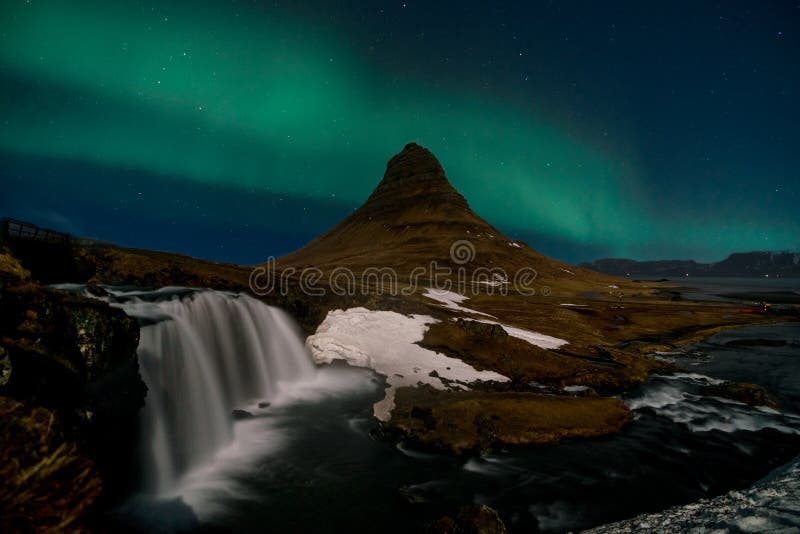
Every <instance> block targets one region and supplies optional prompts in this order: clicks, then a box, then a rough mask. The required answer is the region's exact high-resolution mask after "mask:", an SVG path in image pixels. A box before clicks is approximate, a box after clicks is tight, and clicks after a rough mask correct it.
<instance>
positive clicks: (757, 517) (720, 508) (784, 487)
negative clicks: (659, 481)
mask: <svg viewBox="0 0 800 534" xmlns="http://www.w3.org/2000/svg"><path fill="white" fill-rule="evenodd" d="M798 515H800V458H796V459H795V460H793V461H792V462H790V463H789V464H788V465H786V466H784V467H782V468H779V469H777V470H776V471H774V472H773V473H771V474H770V475H768V476H767V477H765V478H764V479H763V480H761V481H760V482H758V483H756V484H754V485H753V486H752V487H751V488H749V489H746V490H742V491H731V492H729V493H726V494H725V495H721V496H719V497H716V498H714V499H703V500H701V501H698V502H696V503H692V504H687V505H685V506H677V507H675V508H670V509H669V510H665V511H663V512H659V513H655V514H645V515H640V516H638V517H635V518H633V519H629V520H627V521H620V522H618V523H613V524H610V525H604V526H602V527H598V528H593V529H591V530H588V531H586V532H587V533H589V534H635V533H645V532H647V533H649V532H787V533H788V532H796V531H797V530H796V529H797V523H798Z"/></svg>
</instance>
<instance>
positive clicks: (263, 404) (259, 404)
mask: <svg viewBox="0 0 800 534" xmlns="http://www.w3.org/2000/svg"><path fill="white" fill-rule="evenodd" d="M258 407H259V408H269V407H270V403H269V402H259V403H258Z"/></svg>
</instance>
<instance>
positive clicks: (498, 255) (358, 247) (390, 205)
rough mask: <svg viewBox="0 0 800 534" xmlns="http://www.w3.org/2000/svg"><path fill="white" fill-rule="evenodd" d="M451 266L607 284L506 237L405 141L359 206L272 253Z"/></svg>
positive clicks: (332, 263)
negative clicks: (313, 235) (311, 236)
mask: <svg viewBox="0 0 800 534" xmlns="http://www.w3.org/2000/svg"><path fill="white" fill-rule="evenodd" d="M433 260H435V261H437V262H438V263H439V264H440V265H443V266H448V267H451V268H453V269H457V268H459V267H465V268H466V269H467V271H468V272H470V271H469V270H470V269H475V268H478V267H486V268H497V267H499V268H502V269H504V270H505V271H506V272H508V273H510V274H511V275H513V273H514V272H516V271H517V270H518V269H520V268H523V267H527V268H532V269H535V270H536V271H537V272H538V275H539V279H541V280H548V281H557V280H561V281H564V282H565V283H566V284H568V285H571V283H572V281H574V280H575V279H580V280H581V281H582V282H583V283H587V282H588V283H592V282H594V283H596V284H602V283H604V282H605V283H606V284H609V283H614V279H611V278H609V277H608V276H605V275H601V274H598V273H594V272H592V271H588V270H584V269H580V268H577V267H574V266H571V265H568V264H565V263H562V262H560V261H557V260H554V259H551V258H548V257H546V256H544V255H543V254H540V253H539V252H537V251H535V250H533V249H532V248H530V247H529V246H527V245H526V244H524V243H522V242H517V241H514V240H511V239H509V238H507V237H506V236H504V235H503V234H502V232H500V231H499V230H498V229H496V228H494V227H493V226H492V225H490V224H489V223H488V222H486V221H485V220H483V219H482V218H481V217H479V216H478V215H477V214H475V212H473V211H472V210H471V209H470V207H469V204H468V203H467V200H466V199H465V198H464V197H463V196H462V195H461V194H460V193H459V192H458V191H456V189H455V188H454V187H453V186H452V185H451V184H450V182H449V181H448V179H447V177H446V175H445V172H444V169H443V168H442V166H441V164H440V163H439V161H438V160H437V159H436V157H435V156H434V155H433V154H432V153H431V152H430V151H428V150H427V149H425V148H423V147H421V146H419V145H417V144H415V143H409V144H407V145H406V146H405V148H403V150H402V151H401V152H400V153H399V154H397V155H396V156H394V157H393V158H392V159H390V160H389V163H388V164H387V166H386V173H385V174H384V177H383V180H381V182H380V183H379V184H378V186H377V187H376V188H375V190H374V191H373V193H372V194H371V195H370V197H369V198H368V199H367V201H366V202H365V203H364V205H363V206H361V207H360V208H359V209H358V210H356V211H355V212H353V213H352V214H351V215H350V216H348V217H347V218H346V219H344V220H343V221H342V222H341V223H339V224H338V225H337V226H335V227H334V228H332V229H331V230H330V231H328V232H326V233H325V234H323V235H321V236H319V237H318V238H317V239H315V240H313V241H311V242H310V243H309V244H308V245H306V246H305V247H303V248H302V249H300V250H298V251H297V252H294V253H292V254H289V255H287V256H284V257H283V258H280V259H279V261H278V264H279V266H281V267H288V266H294V267H303V266H312V265H313V266H316V267H319V268H320V269H322V270H323V271H329V270H332V269H334V268H336V267H347V268H349V269H352V270H353V271H354V272H356V273H358V272H361V271H363V269H365V268H367V267H389V268H393V269H395V270H397V272H398V275H399V276H400V277H401V278H403V277H407V275H408V274H409V273H410V272H411V271H412V270H413V269H414V268H415V267H426V266H428V265H429V263H430V262H431V261H433Z"/></svg>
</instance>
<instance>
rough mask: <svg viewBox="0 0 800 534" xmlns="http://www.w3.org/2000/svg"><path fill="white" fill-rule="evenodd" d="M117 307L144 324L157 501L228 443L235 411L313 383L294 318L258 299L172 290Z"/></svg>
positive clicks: (149, 460) (146, 421)
mask: <svg viewBox="0 0 800 534" xmlns="http://www.w3.org/2000/svg"><path fill="white" fill-rule="evenodd" d="M181 293H182V294H181ZM113 300H114V301H115V303H114V305H117V306H119V307H121V308H123V309H124V310H125V311H126V312H127V313H128V314H129V315H132V316H135V317H138V318H139V320H140V323H141V324H142V329H141V339H140V342H139V363H140V372H141V374H142V378H143V379H144V381H145V383H146V384H147V387H148V393H147V398H146V401H145V407H144V409H143V413H142V426H143V428H142V430H143V437H144V439H145V440H146V447H145V448H146V449H147V450H146V451H145V454H146V459H145V476H146V482H147V484H148V487H149V489H150V490H153V491H155V492H156V493H157V494H164V493H168V492H170V491H171V490H173V489H174V488H175V486H176V484H177V482H178V481H179V479H180V477H181V476H182V475H183V474H185V473H186V472H187V471H188V470H190V469H191V468H193V467H196V466H199V465H202V464H203V463H205V462H207V461H209V460H211V459H212V458H213V456H214V455H215V453H216V452H217V451H219V450H220V449H221V448H223V447H224V446H225V445H226V444H228V443H229V442H231V440H232V439H233V430H234V429H233V425H234V420H233V417H232V414H231V412H232V410H233V409H236V408H242V407H247V408H248V409H252V408H250V407H254V408H256V409H257V408H258V403H259V402H265V401H269V400H270V399H272V398H274V397H275V396H276V395H277V394H278V393H279V392H280V391H281V389H283V388H285V387H286V386H288V385H291V384H292V383H294V382H297V381H301V380H307V379H310V378H312V377H313V376H314V365H313V363H312V362H311V358H310V356H309V355H308V353H307V352H306V349H305V346H304V343H303V340H302V338H301V337H300V335H299V332H298V331H297V329H296V327H295V326H294V323H293V321H292V319H291V318H290V317H289V316H288V315H287V314H286V313H284V312H283V311H281V310H280V309H277V308H273V307H271V306H267V305H265V304H263V303H261V302H259V301H257V300H255V299H253V298H251V297H248V296H245V295H237V294H232V293H222V292H218V291H210V290H208V291H187V290H180V291H177V292H176V290H174V289H173V290H172V291H170V290H169V289H165V290H160V291H157V292H151V293H116V294H115V295H114V298H113ZM262 406H263V405H262Z"/></svg>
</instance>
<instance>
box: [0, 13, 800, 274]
mask: <svg viewBox="0 0 800 534" xmlns="http://www.w3.org/2000/svg"><path fill="white" fill-rule="evenodd" d="M328 4H330V3H327V2H302V3H297V5H292V4H291V3H283V2H276V3H273V2H269V3H259V2H214V3H209V4H208V5H202V4H201V3H198V4H196V5H195V6H194V7H193V8H192V9H189V8H186V7H184V6H181V3H177V2H176V3H170V2H167V3H153V4H152V5H151V4H148V3H141V2H139V3H130V4H129V5H126V4H124V3H115V5H113V6H107V5H102V4H97V3H92V2H76V3H73V4H70V5H69V6H66V5H65V4H63V3H59V2H46V1H43V2H35V3H33V4H27V3H26V2H25V1H24V0H23V1H21V2H16V1H10V2H4V3H3V6H2V7H0V21H2V25H0V184H1V185H2V187H3V195H2V196H0V215H10V216H15V217H20V218H25V219H30V220H33V221H36V222H39V223H41V224H45V225H48V226H51V227H56V228H58V229H64V230H68V231H72V232H75V233H78V234H81V235H89V236H93V237H98V238H101V239H107V240H111V241H115V242H119V243H121V244H125V245H131V246H138V247H144V248H157V249H163V250H172V251H177V252H183V253H188V254H192V255H196V256H201V257H206V258H212V259H219V260H227V261H235V262H241V263H254V262H258V261H261V260H263V259H264V258H266V257H267V256H269V255H278V254H281V253H284V252H287V251H290V250H292V249H294V248H298V247H299V246H302V244H304V243H305V242H306V241H308V240H309V239H311V238H313V237H314V236H315V235H317V234H318V233H320V232H321V231H323V230H325V229H327V228H328V227H330V226H332V225H333V224H335V223H336V222H337V221H338V220H339V219H340V218H341V217H343V216H344V215H346V214H347V213H349V212H350V211H352V209H354V208H355V207H357V206H358V205H360V203H361V202H363V200H364V199H366V197H367V196H368V195H369V193H370V192H371V190H372V188H373V187H374V186H375V185H376V184H377V182H378V181H379V180H380V177H381V174H382V172H383V168H384V166H385V162H386V160H387V159H388V158H389V157H391V156H392V155H393V154H394V153H396V152H397V151H399V150H400V149H401V148H402V146H403V144H404V143H405V142H407V141H411V140H415V141H418V142H420V143H422V144H424V145H426V146H428V147H429V148H431V149H432V150H433V151H434V153H435V154H437V156H439V158H440V159H441V161H442V163H443V164H444V166H445V169H446V170H447V172H448V176H449V177H450V179H451V181H452V182H453V184H454V185H455V186H456V187H457V188H458V189H459V190H460V191H461V192H462V193H464V195H465V196H466V197H467V198H468V200H469V201H470V203H471V205H472V206H473V208H474V209H475V210H476V211H477V212H478V213H479V214H480V215H482V216H484V217H485V218H486V219H487V220H489V221H490V222H491V223H493V224H495V225H496V226H498V227H500V228H501V229H502V230H503V231H505V232H506V233H507V234H509V235H510V236H512V237H517V238H521V239H524V240H526V241H528V242H529V244H531V246H533V247H534V248H537V249H539V250H540V251H542V252H544V253H546V254H549V255H552V256H555V257H557V258H560V259H565V260H568V261H572V262H578V261H584V260H591V259H594V258H597V257H601V256H629V257H635V258H640V259H657V258H667V257H670V258H673V257H681V258H686V257H693V258H695V259H700V260H717V259H721V258H722V257H724V256H725V255H727V254H728V253H729V252H733V251H744V250H759V249H760V250H769V249H772V250H779V249H795V250H798V249H800V218H798V216H797V208H796V206H797V204H798V200H799V198H798V197H799V196H800V192H799V191H798V189H800V185H799V184H800V176H798V169H800V146H798V144H799V143H798V135H797V132H796V128H797V124H798V123H800V104H798V101H799V99H798V95H797V89H798V81H800V72H799V67H798V63H799V62H798V57H800V54H798V52H800V48H799V47H798V32H799V31H800V3H798V2H722V3H711V2H663V3H656V2H520V3H517V4H507V3H493V4H491V5H486V3H481V4H478V3H472V2H459V3H436V5H433V6H432V5H429V3H422V2H419V3H417V2H391V3H380V2H369V3H356V2H338V3H337V4H336V5H335V6H331V5H328Z"/></svg>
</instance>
